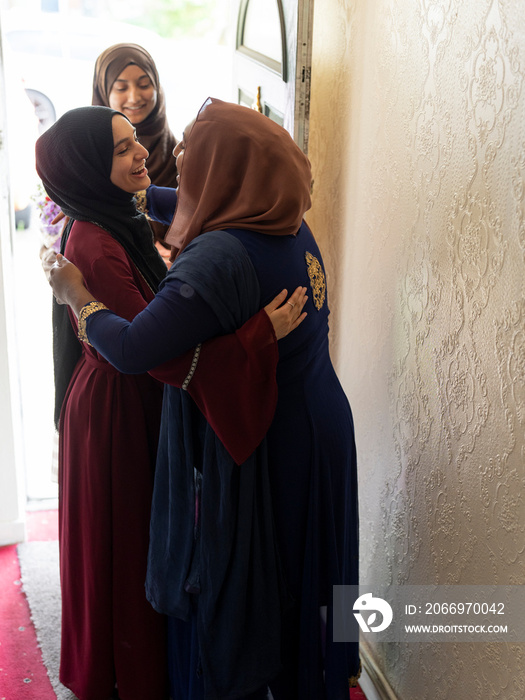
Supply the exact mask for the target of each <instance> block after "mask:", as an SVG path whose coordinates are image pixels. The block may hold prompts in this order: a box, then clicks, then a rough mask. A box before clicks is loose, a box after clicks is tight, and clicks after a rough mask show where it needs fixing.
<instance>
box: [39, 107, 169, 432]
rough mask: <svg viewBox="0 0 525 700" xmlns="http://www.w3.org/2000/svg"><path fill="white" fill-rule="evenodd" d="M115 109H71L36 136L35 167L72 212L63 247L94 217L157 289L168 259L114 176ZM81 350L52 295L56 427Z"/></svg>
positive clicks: (58, 201)
mask: <svg viewBox="0 0 525 700" xmlns="http://www.w3.org/2000/svg"><path fill="white" fill-rule="evenodd" d="M116 114H120V112H116V111H115V110H112V109H109V108H108V107H93V106H91V107H80V108H78V109H72V110H70V111H69V112H66V114H64V115H63V116H62V117H61V118H60V119H59V120H58V121H57V122H55V124H53V126H51V127H50V128H49V129H48V130H47V131H46V132H44V133H43V134H42V136H40V138H39V139H38V141H37V142H36V169H37V172H38V175H39V176H40V178H41V180H42V183H43V185H44V188H45V190H46V192H47V194H48V195H49V197H50V198H51V199H52V200H53V201H54V202H55V203H56V204H58V205H59V206H60V208H61V209H62V211H63V212H64V214H66V215H67V216H69V217H70V221H69V223H68V224H67V226H66V228H65V230H64V233H63V235H62V243H61V248H60V250H61V252H62V253H63V252H64V249H65V245H66V242H67V239H68V236H69V232H70V230H71V227H72V225H73V222H74V221H75V220H78V221H91V222H93V223H95V224H97V225H98V226H100V227H101V228H103V229H105V230H106V231H107V232H108V233H109V234H110V235H111V236H112V237H113V238H114V239H115V240H116V241H118V242H119V243H120V245H121V246H122V247H123V248H124V250H125V251H126V253H127V254H128V255H129V256H130V258H131V260H132V261H133V263H134V264H135V265H136V267H137V269H138V270H139V271H140V273H141V274H142V276H143V277H144V279H145V280H146V282H147V283H148V285H149V286H150V287H151V289H152V290H153V292H156V291H157V289H158V285H159V283H160V281H161V280H162V279H163V277H164V276H165V274H166V265H165V264H164V262H163V261H162V258H161V257H160V255H159V254H158V252H157V250H156V248H155V246H154V244H153V235H152V231H151V228H150V226H149V224H148V221H147V219H146V217H145V215H144V214H141V213H140V212H138V211H137V208H136V206H135V200H134V198H133V195H132V194H130V193H128V192H125V191H124V190H121V189H120V187H117V186H116V185H114V184H113V183H112V182H111V180H110V174H111V167H112V162H113V129H112V120H113V117H114V116H115V115H116ZM122 116H124V115H122ZM124 118H126V117H124ZM128 121H129V120H128ZM80 354H81V345H80V343H79V341H78V340H77V338H76V336H75V334H74V331H73V329H72V327H71V323H70V321H69V318H68V314H67V307H65V306H60V305H58V304H56V302H55V300H54V299H53V356H54V365H55V425H56V427H57V429H58V419H59V415H60V409H61V406H62V402H63V399H64V395H65V392H66V389H67V386H68V384H69V380H70V378H71V374H72V372H73V369H74V367H75V365H76V363H77V361H78V358H79V357H80Z"/></svg>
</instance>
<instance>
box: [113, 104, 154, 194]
mask: <svg viewBox="0 0 525 700" xmlns="http://www.w3.org/2000/svg"><path fill="white" fill-rule="evenodd" d="M112 128H113V164H112V166H111V175H110V177H109V179H110V180H111V182H112V183H113V184H114V185H116V186H117V187H120V189H121V190H124V191H125V192H129V193H130V194H135V192H140V190H145V189H146V188H147V187H149V185H150V184H151V180H150V179H149V176H148V171H147V169H146V158H147V157H148V156H149V153H148V151H147V150H146V149H145V148H144V146H142V145H141V144H140V143H139V142H138V140H137V135H136V133H135V128H134V127H133V125H132V124H130V123H129V121H128V120H127V119H126V118H125V117H123V116H122V115H120V114H116V115H115V116H114V117H113V120H112Z"/></svg>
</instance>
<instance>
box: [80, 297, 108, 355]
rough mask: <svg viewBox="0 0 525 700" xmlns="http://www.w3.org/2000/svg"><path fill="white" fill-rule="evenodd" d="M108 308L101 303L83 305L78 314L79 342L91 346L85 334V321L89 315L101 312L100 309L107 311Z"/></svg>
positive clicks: (91, 302)
mask: <svg viewBox="0 0 525 700" xmlns="http://www.w3.org/2000/svg"><path fill="white" fill-rule="evenodd" d="M107 308H108V307H107V306H105V305H104V304H103V303H102V302H101V301H90V302H88V303H87V304H84V306H83V307H82V308H81V309H80V313H79V314H78V339H79V340H81V341H82V342H84V343H87V344H88V345H91V343H90V342H89V340H88V337H87V333H86V320H87V318H88V317H89V316H91V314H94V313H96V312H97V311H101V310H102V309H107Z"/></svg>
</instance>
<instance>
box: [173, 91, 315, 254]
mask: <svg viewBox="0 0 525 700" xmlns="http://www.w3.org/2000/svg"><path fill="white" fill-rule="evenodd" d="M184 144H185V149H184V159H183V162H182V166H181V169H180V170H181V172H180V173H179V175H180V185H179V196H178V204H177V209H176V211H175V216H174V218H173V221H172V223H171V226H170V228H169V229H168V233H167V234H166V239H165V240H166V242H167V243H169V244H170V245H172V246H175V247H176V248H178V249H179V251H182V250H183V249H184V248H185V247H186V246H187V245H188V244H189V243H191V241H192V240H193V239H194V238H195V237H196V236H198V235H199V234H201V233H204V232H206V231H213V230H223V229H227V228H240V229H248V230H251V231H258V232H259V233H265V234H269V235H273V236H283V235H284V236H286V235H291V234H295V233H297V231H298V230H299V227H300V226H301V222H302V219H303V216H304V214H305V212H306V211H307V210H308V209H309V208H310V205H311V201H310V185H311V168H310V162H309V160H308V158H307V157H306V156H305V154H304V153H303V152H302V151H301V149H300V148H299V146H298V145H297V144H296V143H295V142H294V140H293V139H292V137H291V136H290V134H289V133H288V132H287V131H286V129H283V128H282V127H281V126H279V125H278V124H276V123H275V122H273V121H272V120H271V119H269V118H268V117H266V116H264V115H263V114H260V113H259V112H257V111H255V110H253V109H249V108H248V107H242V106H240V105H236V104H233V103H230V102H223V101H222V100H218V99H215V98H211V97H210V98H208V99H207V100H206V102H205V103H204V105H203V106H202V107H201V110H200V112H199V114H198V115H197V118H196V119H195V122H194V123H193V126H191V127H190V130H189V133H185V134H184Z"/></svg>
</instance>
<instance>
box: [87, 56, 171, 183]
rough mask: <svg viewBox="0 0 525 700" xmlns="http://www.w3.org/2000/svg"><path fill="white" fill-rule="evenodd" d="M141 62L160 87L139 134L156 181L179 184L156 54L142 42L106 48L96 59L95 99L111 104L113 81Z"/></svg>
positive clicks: (104, 104)
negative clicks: (155, 101)
mask: <svg viewBox="0 0 525 700" xmlns="http://www.w3.org/2000/svg"><path fill="white" fill-rule="evenodd" d="M130 64H135V65H137V66H140V68H142V70H143V71H144V72H145V73H146V74H147V75H148V77H149V79H150V80H151V82H152V83H153V85H154V86H155V89H156V91H157V104H156V105H155V107H154V109H153V111H152V112H151V114H150V115H148V117H147V118H146V119H144V121H143V122H141V123H140V124H136V125H135V126H136V129H137V136H138V139H139V141H140V142H141V144H142V145H143V146H144V147H145V148H147V149H148V151H149V158H148V163H147V165H148V174H149V176H150V178H151V181H152V182H153V184H154V185H161V186H163V187H176V186H177V181H176V176H177V169H176V167H175V162H174V158H173V157H172V152H173V149H174V147H175V144H176V143H177V140H176V139H175V136H174V135H173V134H172V133H171V130H170V128H169V125H168V120H167V117H166V105H165V100H164V91H163V89H162V86H161V85H160V81H159V74H158V72H157V67H156V65H155V62H154V60H153V58H152V57H151V56H150V54H149V53H148V52H147V51H146V49H143V48H142V46H139V45H138V44H115V45H114V46H110V47H109V48H108V49H106V50H105V51H103V52H102V53H101V54H100V56H99V57H98V58H97V61H96V63H95V71H94V74H93V97H92V100H91V103H92V104H94V105H103V106H104V107H109V93H110V92H111V88H112V87H113V83H114V82H115V80H116V79H117V78H118V76H119V75H120V74H121V73H122V71H123V70H124V68H126V66H129V65H130Z"/></svg>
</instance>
